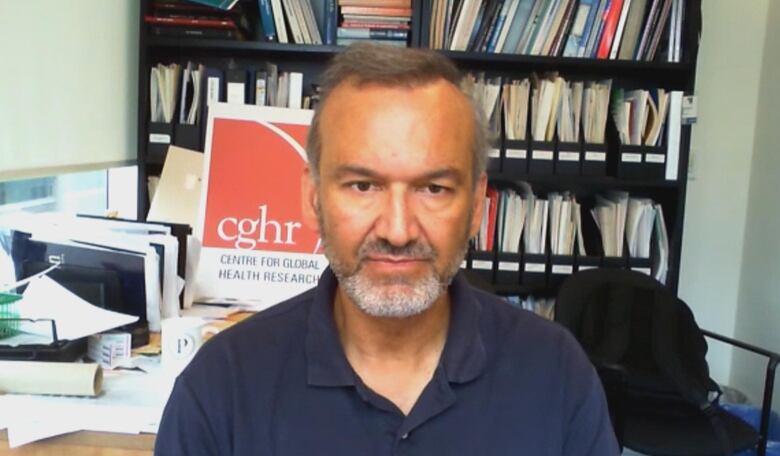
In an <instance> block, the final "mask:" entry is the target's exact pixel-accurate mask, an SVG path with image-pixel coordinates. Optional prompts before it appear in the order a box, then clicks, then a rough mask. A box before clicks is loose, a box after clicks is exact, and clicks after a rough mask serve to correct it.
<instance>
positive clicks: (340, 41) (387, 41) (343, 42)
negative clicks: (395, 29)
mask: <svg viewBox="0 0 780 456" xmlns="http://www.w3.org/2000/svg"><path fill="white" fill-rule="evenodd" d="M354 43H373V44H382V45H385V46H394V47H406V40H397V39H391V38H383V39H373V38H337V39H336V44H337V45H339V46H349V45H350V44H354Z"/></svg>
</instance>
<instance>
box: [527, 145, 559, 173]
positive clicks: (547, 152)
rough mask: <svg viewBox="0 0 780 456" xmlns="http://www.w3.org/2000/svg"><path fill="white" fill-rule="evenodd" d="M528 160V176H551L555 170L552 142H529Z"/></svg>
mask: <svg viewBox="0 0 780 456" xmlns="http://www.w3.org/2000/svg"><path fill="white" fill-rule="evenodd" d="M530 149H531V156H530V157H529V160H528V172H529V174H536V175H552V174H553V171H554V170H555V144H554V143H553V142H552V141H533V140H532V141H531V147H530Z"/></svg>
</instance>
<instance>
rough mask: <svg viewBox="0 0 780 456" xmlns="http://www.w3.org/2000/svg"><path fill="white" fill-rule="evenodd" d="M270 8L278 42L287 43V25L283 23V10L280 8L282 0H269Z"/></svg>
mask: <svg viewBox="0 0 780 456" xmlns="http://www.w3.org/2000/svg"><path fill="white" fill-rule="evenodd" d="M271 9H272V11H273V17H274V25H275V27H274V28H275V30H276V37H277V40H278V41H279V42H280V43H288V42H289V39H288V37H287V27H286V26H285V24H284V10H283V9H282V0H271Z"/></svg>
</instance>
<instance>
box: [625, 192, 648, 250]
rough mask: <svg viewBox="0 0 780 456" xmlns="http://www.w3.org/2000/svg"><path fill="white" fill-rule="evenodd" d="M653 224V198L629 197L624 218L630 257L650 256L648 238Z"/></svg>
mask: <svg viewBox="0 0 780 456" xmlns="http://www.w3.org/2000/svg"><path fill="white" fill-rule="evenodd" d="M654 224H655V208H654V207H653V200H650V199H647V198H630V199H629V200H628V216H627V218H626V243H627V244H628V254H629V255H630V256H631V257H632V258H650V240H651V238H652V235H653V225H654Z"/></svg>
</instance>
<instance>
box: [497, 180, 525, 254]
mask: <svg viewBox="0 0 780 456" xmlns="http://www.w3.org/2000/svg"><path fill="white" fill-rule="evenodd" d="M527 211H528V206H527V205H526V201H525V200H523V197H522V196H521V195H520V194H518V193H517V192H516V191H514V190H511V189H510V190H504V191H502V192H501V193H500V196H499V202H498V219H499V223H498V242H499V249H500V251H501V252H505V253H518V252H519V251H520V237H521V235H522V233H523V226H524V225H525V219H526V216H527Z"/></svg>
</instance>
